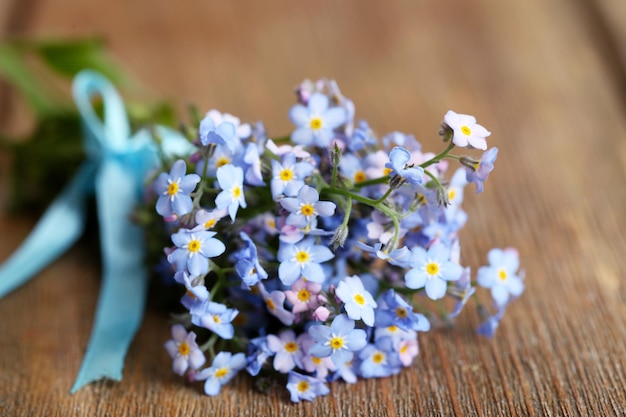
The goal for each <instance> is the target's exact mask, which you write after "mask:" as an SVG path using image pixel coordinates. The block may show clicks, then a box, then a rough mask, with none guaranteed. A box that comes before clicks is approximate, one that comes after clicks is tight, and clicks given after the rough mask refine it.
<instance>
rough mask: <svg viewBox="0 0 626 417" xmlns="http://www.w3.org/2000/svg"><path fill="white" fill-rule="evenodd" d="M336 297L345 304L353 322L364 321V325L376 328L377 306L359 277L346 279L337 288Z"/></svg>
mask: <svg viewBox="0 0 626 417" xmlns="http://www.w3.org/2000/svg"><path fill="white" fill-rule="evenodd" d="M335 295H337V297H339V299H340V300H341V301H343V302H344V307H345V309H346V313H347V314H348V317H350V318H351V319H352V320H363V323H365V324H366V325H368V326H370V327H372V326H374V308H376V306H377V304H376V301H374V297H372V294H370V293H369V292H368V291H367V290H366V289H365V288H364V287H363V282H362V281H361V278H359V277H358V276H356V275H355V276H352V277H345V278H344V279H343V280H342V281H341V282H340V283H339V285H338V286H337V289H336V290H335Z"/></svg>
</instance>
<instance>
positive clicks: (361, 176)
mask: <svg viewBox="0 0 626 417" xmlns="http://www.w3.org/2000/svg"><path fill="white" fill-rule="evenodd" d="M385 175H387V174H385ZM366 179H367V175H365V172H363V171H357V172H355V173H354V182H363V181H365V180H366Z"/></svg>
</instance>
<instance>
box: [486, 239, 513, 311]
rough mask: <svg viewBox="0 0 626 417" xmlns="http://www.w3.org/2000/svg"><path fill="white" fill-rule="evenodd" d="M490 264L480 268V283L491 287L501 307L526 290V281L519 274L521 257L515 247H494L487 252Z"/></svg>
mask: <svg viewBox="0 0 626 417" xmlns="http://www.w3.org/2000/svg"><path fill="white" fill-rule="evenodd" d="M487 258H488V259H489V266H482V267H480V268H479V269H478V275H477V277H476V280H477V281H478V285H480V286H482V287H485V288H490V289H491V296H492V297H493V300H494V301H495V302H496V304H497V305H498V306H499V307H502V306H505V305H506V304H507V303H508V302H510V301H511V300H512V299H514V298H517V297H519V296H520V295H521V294H522V292H523V291H524V282H523V280H522V277H521V276H520V275H517V269H518V268H519V257H518V253H517V251H516V250H515V249H512V248H507V249H504V250H503V249H497V248H496V249H492V250H490V251H489V253H488V254H487Z"/></svg>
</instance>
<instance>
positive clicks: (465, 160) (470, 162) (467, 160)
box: [459, 155, 480, 172]
mask: <svg viewBox="0 0 626 417" xmlns="http://www.w3.org/2000/svg"><path fill="white" fill-rule="evenodd" d="M459 162H460V163H461V165H463V166H465V167H467V168H469V169H471V170H472V171H474V172H476V171H478V167H479V166H480V161H478V160H476V159H474V158H472V157H471V156H465V155H464V156H462V157H461V158H460V159H459Z"/></svg>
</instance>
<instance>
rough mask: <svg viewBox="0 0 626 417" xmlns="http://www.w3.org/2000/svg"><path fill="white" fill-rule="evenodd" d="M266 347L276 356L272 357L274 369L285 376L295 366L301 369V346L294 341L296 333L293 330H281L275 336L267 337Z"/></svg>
mask: <svg viewBox="0 0 626 417" xmlns="http://www.w3.org/2000/svg"><path fill="white" fill-rule="evenodd" d="M267 346H268V348H269V349H270V350H271V351H272V352H274V353H275V354H276V356H274V369H276V370H277V371H278V372H281V373H283V374H286V373H287V372H289V371H291V370H292V369H293V368H295V367H296V366H297V367H298V368H302V356H303V355H304V352H303V351H302V346H300V343H299V341H297V340H296V333H295V332H294V331H293V330H290V329H286V330H283V331H282V332H280V333H279V334H278V336H275V335H273V334H268V335H267Z"/></svg>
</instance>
